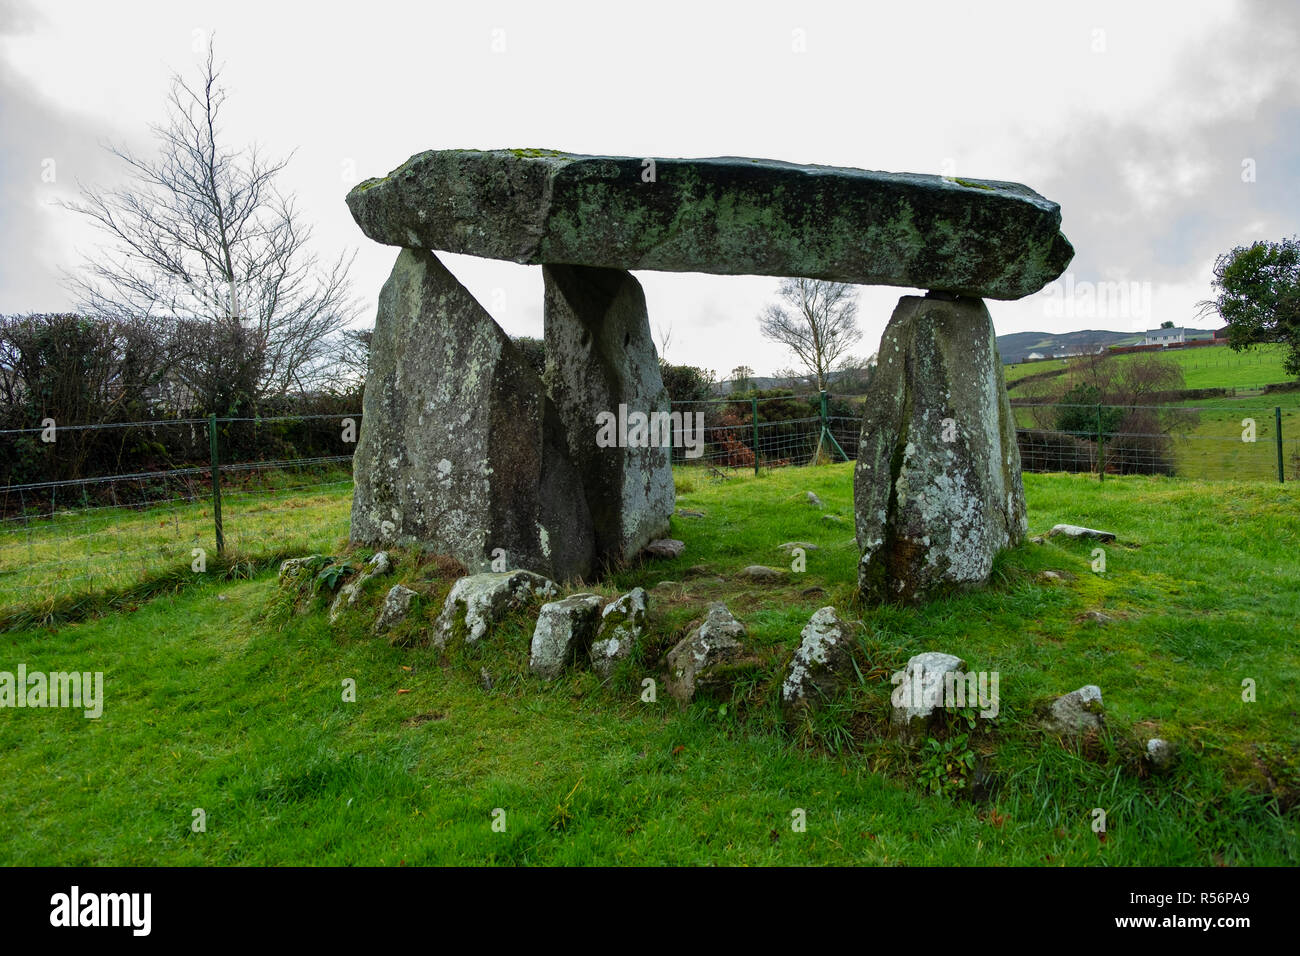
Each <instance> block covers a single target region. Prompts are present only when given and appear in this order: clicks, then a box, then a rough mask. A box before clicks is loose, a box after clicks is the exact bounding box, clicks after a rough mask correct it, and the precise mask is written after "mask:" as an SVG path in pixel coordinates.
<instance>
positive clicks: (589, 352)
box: [542, 265, 677, 566]
mask: <svg viewBox="0 0 1300 956" xmlns="http://www.w3.org/2000/svg"><path fill="white" fill-rule="evenodd" d="M542 281H543V283H544V284H545V287H546V301H545V323H546V374H545V376H544V380H545V382H546V387H547V393H548V394H549V395H550V397H551V399H552V400H553V401H554V402H555V406H556V408H557V409H558V410H559V413H560V420H561V421H562V422H563V423H564V427H565V431H566V432H567V434H568V441H569V457H570V459H571V460H572V461H573V463H574V464H575V465H576V466H577V467H578V471H579V472H580V473H581V475H582V482H583V487H584V489H585V491H586V496H587V507H588V509H589V510H590V511H591V518H592V523H593V525H594V528H595V534H596V554H597V558H598V560H599V561H600V562H601V563H602V564H604V565H613V566H618V565H621V564H623V563H625V562H627V561H630V560H631V559H632V558H634V557H636V555H637V552H639V551H640V550H641V549H642V548H643V547H645V546H646V545H647V544H649V543H650V542H651V541H653V540H655V539H656V538H659V537H662V536H663V535H666V534H667V533H668V521H669V518H670V517H671V516H672V513H673V508H674V507H675V505H676V500H677V492H676V489H675V488H674V486H673V469H672V443H673V439H674V435H673V431H672V425H671V420H670V418H669V411H670V408H669V404H668V392H667V390H665V388H664V383H663V380H662V379H661V377H660V374H659V357H658V355H657V354H656V353H655V346H654V339H653V338H652V337H651V334H650V320H649V318H648V317H647V314H646V305H645V293H644V292H642V291H641V283H639V282H637V280H636V278H635V277H633V276H632V275H631V274H630V273H627V272H623V271H621V270H618V269H593V268H589V267H586V266H563V265H545V266H542ZM636 416H643V417H644V419H645V422H644V424H645V428H644V429H641V430H638V429H637V427H636V425H637V422H638V418H637V417H636ZM622 422H626V423H627V433H626V436H624V435H623V434H622V426H621V424H620V423H622ZM611 437H612V438H613V439H614V440H613V441H610V440H609V439H610V438H611ZM624 438H626V441H624Z"/></svg>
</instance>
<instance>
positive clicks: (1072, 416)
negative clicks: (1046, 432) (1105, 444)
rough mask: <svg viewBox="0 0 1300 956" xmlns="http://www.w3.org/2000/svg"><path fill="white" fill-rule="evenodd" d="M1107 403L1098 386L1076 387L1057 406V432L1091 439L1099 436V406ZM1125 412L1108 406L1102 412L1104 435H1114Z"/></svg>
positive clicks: (1083, 384) (1085, 385)
mask: <svg viewBox="0 0 1300 956" xmlns="http://www.w3.org/2000/svg"><path fill="white" fill-rule="evenodd" d="M1104 401H1105V396H1104V395H1103V394H1102V391H1101V389H1100V388H1098V387H1097V386H1096V385H1089V384H1086V383H1082V384H1079V385H1076V386H1074V387H1073V388H1071V389H1070V390H1069V391H1067V392H1066V393H1065V394H1064V395H1062V396H1061V400H1060V402H1059V403H1058V404H1057V406H1056V430H1057V431H1059V432H1070V433H1071V434H1075V435H1081V436H1082V437H1085V438H1091V437H1093V436H1095V435H1096V434H1097V406H1098V405H1100V404H1102V402H1104ZM1123 416H1124V410H1123V409H1121V408H1115V407H1114V406H1107V407H1104V408H1102V410H1101V430H1102V433H1103V434H1107V435H1110V434H1114V433H1115V432H1116V431H1118V430H1119V424H1120V421H1121V419H1122V418H1123Z"/></svg>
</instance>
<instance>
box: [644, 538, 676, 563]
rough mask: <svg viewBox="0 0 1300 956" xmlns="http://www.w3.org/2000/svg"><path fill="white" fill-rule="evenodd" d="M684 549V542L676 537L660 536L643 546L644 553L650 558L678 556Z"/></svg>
mask: <svg viewBox="0 0 1300 956" xmlns="http://www.w3.org/2000/svg"><path fill="white" fill-rule="evenodd" d="M685 550H686V544H685V543H684V542H682V541H678V540H677V539H676V538H660V539H659V540H658V541H651V542H650V543H649V544H647V545H646V546H645V553H646V554H647V555H648V556H650V557H652V558H680V557H681V556H682V552H683V551H685Z"/></svg>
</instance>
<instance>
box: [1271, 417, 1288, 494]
mask: <svg viewBox="0 0 1300 956" xmlns="http://www.w3.org/2000/svg"><path fill="white" fill-rule="evenodd" d="M1273 430H1274V431H1275V432H1277V480H1278V483H1279V484H1281V483H1282V482H1285V481H1286V472H1285V470H1284V469H1283V466H1282V406H1281V405H1274V406H1273Z"/></svg>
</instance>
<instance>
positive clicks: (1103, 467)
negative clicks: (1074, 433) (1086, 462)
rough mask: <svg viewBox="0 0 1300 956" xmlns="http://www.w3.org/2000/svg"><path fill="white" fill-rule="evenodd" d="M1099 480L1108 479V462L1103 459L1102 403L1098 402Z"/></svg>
mask: <svg viewBox="0 0 1300 956" xmlns="http://www.w3.org/2000/svg"><path fill="white" fill-rule="evenodd" d="M1097 480H1098V481H1105V480H1106V464H1105V462H1104V461H1102V437H1101V403H1100V402H1098V403H1097Z"/></svg>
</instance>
